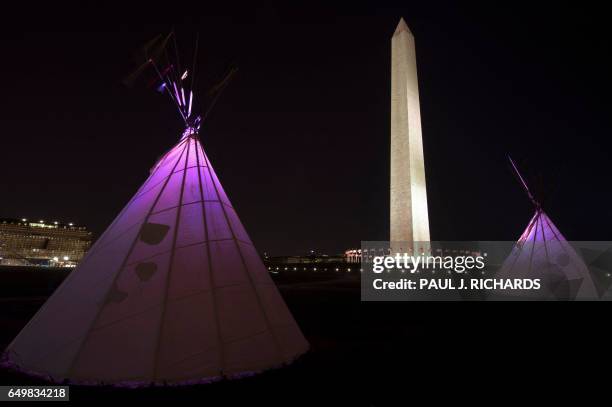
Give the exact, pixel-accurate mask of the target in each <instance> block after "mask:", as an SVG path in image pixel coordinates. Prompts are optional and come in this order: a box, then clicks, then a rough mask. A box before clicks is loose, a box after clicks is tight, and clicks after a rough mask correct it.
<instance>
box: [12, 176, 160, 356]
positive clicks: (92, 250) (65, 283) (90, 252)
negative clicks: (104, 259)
mask: <svg viewBox="0 0 612 407" xmlns="http://www.w3.org/2000/svg"><path fill="white" fill-rule="evenodd" d="M151 175H153V174H149V176H148V177H147V179H146V180H145V182H144V183H143V184H142V185H141V186H140V188H138V190H137V191H136V194H135V195H134V196H133V197H132V199H130V201H129V202H128V203H127V205H125V206H124V207H123V209H121V212H119V214H118V215H117V216H116V217H115V219H113V221H112V222H111V224H110V225H109V226H108V227H107V228H106V230H105V231H104V233H103V234H102V236H100V238H99V239H98V240H97V241H96V242H95V243H94V244H93V246H92V247H91V248H90V249H89V250H88V252H87V254H86V255H85V256H84V257H83V259H82V260H81V262H80V264H79V267H77V268H81V267H82V266H84V265H85V264H87V261H88V257H90V256H91V255H93V254H94V253H95V252H96V250H97V249H99V248H103V247H106V246H105V245H102V242H103V241H104V237H105V235H106V232H107V231H108V230H111V229H112V227H113V226H115V224H116V223H117V221H118V220H119V219H121V217H122V216H123V215H124V213H125V212H127V210H128V208H129V207H130V206H131V205H132V204H133V203H134V201H135V200H136V197H137V196H138V194H139V193H140V192H141V191H142V189H143V188H144V187H145V185H146V184H147V181H148V180H149V179H150V178H151ZM113 241H114V240H113ZM98 246H99V247H98ZM75 271H76V269H75V270H73V271H72V273H70V274H69V275H68V277H66V278H65V279H64V281H62V283H61V284H60V285H59V286H58V287H57V288H56V289H55V291H54V292H53V294H52V295H51V297H50V298H49V299H51V298H53V297H55V296H56V295H59V293H61V292H62V291H63V290H64V289H65V288H66V287H67V286H68V283H69V282H70V281H72V279H73V278H74V276H75V275H76V273H75ZM45 305H46V303H45V304H43V306H42V307H40V309H39V310H38V311H37V312H36V314H34V316H33V317H32V319H30V321H28V323H27V324H26V325H25V326H24V327H23V328H22V329H21V331H20V332H19V333H18V334H17V336H16V337H15V338H14V339H13V340H12V341H11V343H10V344H9V345H8V346H7V349H10V348H11V347H12V346H13V344H15V343H16V342H17V339H18V338H19V337H20V336H21V334H22V333H24V332H26V331H27V330H28V327H29V326H30V325H32V324H33V323H34V322H35V321H37V320H38V318H39V317H40V315H41V313H42V312H43V310H44V309H45ZM40 360H41V359H37V361H40Z"/></svg>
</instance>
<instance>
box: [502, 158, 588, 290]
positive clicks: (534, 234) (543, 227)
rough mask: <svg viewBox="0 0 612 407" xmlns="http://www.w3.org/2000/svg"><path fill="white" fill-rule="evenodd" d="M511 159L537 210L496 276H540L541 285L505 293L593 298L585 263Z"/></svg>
mask: <svg viewBox="0 0 612 407" xmlns="http://www.w3.org/2000/svg"><path fill="white" fill-rule="evenodd" d="M510 162H511V164H512V166H513V167H514V170H515V171H516V174H517V175H518V178H519V180H520V182H521V183H522V185H523V187H524V188H525V191H526V192H527V195H528V196H529V198H530V199H531V201H532V202H533V203H534V205H535V208H536V212H535V214H534V215H533V218H532V219H531V221H530V222H529V225H527V229H525V231H524V232H523V234H522V235H521V237H520V238H519V240H518V242H517V243H516V245H515V246H514V248H513V249H512V251H511V253H510V255H509V256H508V258H507V259H506V260H505V261H504V263H503V264H502V267H501V268H500V271H499V273H498V274H497V276H498V277H500V278H540V279H541V280H542V281H541V283H542V288H541V289H540V290H539V291H537V292H530V291H527V290H524V292H514V293H507V294H509V295H514V294H517V295H520V296H525V295H526V296H529V297H532V298H534V299H596V298H597V290H596V288H595V284H594V283H593V280H592V278H591V274H590V272H589V269H588V268H587V266H586V264H584V261H583V260H582V259H581V258H580V256H579V255H578V253H576V251H575V250H574V248H573V247H572V246H571V245H570V244H569V243H568V242H567V240H566V239H565V238H564V237H563V235H562V234H561V232H559V229H557V227H556V226H555V225H554V223H553V222H552V221H551V220H550V218H549V217H548V216H547V215H546V213H544V211H543V210H542V208H541V205H540V203H539V202H538V201H536V199H535V198H534V196H533V195H532V194H531V192H530V191H529V188H528V187H527V183H526V182H525V180H524V179H523V177H522V176H521V174H520V173H519V171H518V168H517V167H516V165H515V164H514V162H513V161H512V159H510Z"/></svg>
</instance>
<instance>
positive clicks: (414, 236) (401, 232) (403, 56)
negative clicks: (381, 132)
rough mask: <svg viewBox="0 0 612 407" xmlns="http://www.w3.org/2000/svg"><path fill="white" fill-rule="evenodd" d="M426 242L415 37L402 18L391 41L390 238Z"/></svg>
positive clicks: (425, 205) (427, 219)
mask: <svg viewBox="0 0 612 407" xmlns="http://www.w3.org/2000/svg"><path fill="white" fill-rule="evenodd" d="M390 240H391V241H392V242H407V243H408V247H406V248H404V249H408V248H412V247H415V246H414V245H413V243H415V242H429V215H428V214H427V190H426V188H425V163H424V158H423V138H422V135H421V108H420V106H419V85H418V80H417V66H416V54H415V48H414V36H413V35H412V33H411V32H410V29H409V28H408V26H407V25H406V22H405V21H404V19H403V18H402V19H401V20H400V22H399V24H398V25H397V28H396V29H395V33H394V34H393V38H392V39H391V238H390Z"/></svg>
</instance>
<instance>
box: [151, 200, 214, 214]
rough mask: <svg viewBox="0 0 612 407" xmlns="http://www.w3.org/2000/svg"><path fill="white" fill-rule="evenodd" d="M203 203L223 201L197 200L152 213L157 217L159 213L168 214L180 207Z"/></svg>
mask: <svg viewBox="0 0 612 407" xmlns="http://www.w3.org/2000/svg"><path fill="white" fill-rule="evenodd" d="M201 202H221V201H215V200H211V199H205V200H203V201H201V200H197V201H193V202H189V203H185V204H180V205H174V206H169V207H167V208H164V209H160V210H159V211H155V212H153V213H152V215H157V214H158V213H164V212H168V211H170V210H172V209H176V208H178V207H179V206H187V205H194V204H197V203H201Z"/></svg>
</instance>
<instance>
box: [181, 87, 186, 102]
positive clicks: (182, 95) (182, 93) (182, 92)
mask: <svg viewBox="0 0 612 407" xmlns="http://www.w3.org/2000/svg"><path fill="white" fill-rule="evenodd" d="M181 99H182V100H183V106H185V105H186V104H187V103H185V90H184V89H183V88H181Z"/></svg>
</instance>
